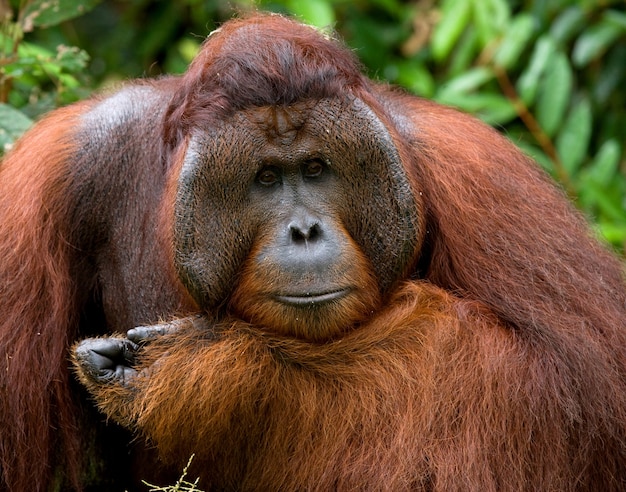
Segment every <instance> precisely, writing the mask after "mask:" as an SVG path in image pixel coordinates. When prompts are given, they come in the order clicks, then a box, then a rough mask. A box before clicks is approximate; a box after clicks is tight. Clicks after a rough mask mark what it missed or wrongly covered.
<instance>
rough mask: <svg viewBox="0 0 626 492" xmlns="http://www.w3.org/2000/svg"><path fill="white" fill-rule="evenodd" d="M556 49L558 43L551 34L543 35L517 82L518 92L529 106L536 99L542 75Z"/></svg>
mask: <svg viewBox="0 0 626 492" xmlns="http://www.w3.org/2000/svg"><path fill="white" fill-rule="evenodd" d="M555 49H556V45H555V44H554V41H553V40H552V38H550V37H549V36H542V37H541V38H539V39H538V40H537V42H536V43H535V48H534V50H533V53H532V55H531V56H530V61H529V63H528V66H527V68H526V70H525V71H524V73H523V74H522V75H521V76H520V78H519V80H518V82H517V93H518V94H519V96H520V98H521V99H522V101H524V103H525V104H526V105H527V106H530V105H531V104H532V103H533V102H534V101H535V97H536V96H537V90H538V89H539V84H540V81H541V77H542V75H543V74H544V71H545V69H546V67H547V66H548V62H549V61H550V59H551V57H552V54H553V53H554V51H555Z"/></svg>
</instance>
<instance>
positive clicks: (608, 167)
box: [581, 139, 622, 187]
mask: <svg viewBox="0 0 626 492" xmlns="http://www.w3.org/2000/svg"><path fill="white" fill-rule="evenodd" d="M621 155H622V148H621V146H620V144H619V143H618V142H617V140H615V139H611V140H607V141H606V142H604V143H603V144H602V146H601V147H600V150H598V153H597V154H596V156H595V158H594V159H593V163H592V165H591V166H590V167H589V169H587V172H586V173H585V176H584V179H585V181H586V180H592V181H593V182H594V183H598V184H599V185H600V186H604V187H606V186H609V185H610V184H611V182H612V181H613V179H614V178H615V176H616V175H617V173H618V171H619V161H620V157H621ZM581 179H582V177H581Z"/></svg>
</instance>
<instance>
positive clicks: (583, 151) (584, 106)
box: [556, 97, 592, 176]
mask: <svg viewBox="0 0 626 492" xmlns="http://www.w3.org/2000/svg"><path fill="white" fill-rule="evenodd" d="M591 127H592V114H591V104H590V103H589V99H588V98H586V97H583V98H582V99H581V100H580V101H579V102H578V103H577V104H576V105H575V106H574V107H573V108H572V109H571V111H570V112H569V114H568V116H567V119H566V120H565V124H564V125H563V128H562V129H561V131H560V132H559V135H558V137H557V139H556V150H557V152H558V154H559V156H560V158H561V162H562V163H563V167H564V168H565V170H566V171H567V173H568V175H570V176H572V175H573V174H574V173H575V172H576V171H577V170H578V168H579V167H580V165H581V164H582V162H583V161H584V160H585V157H586V156H587V150H588V148H589V140H590V138H591Z"/></svg>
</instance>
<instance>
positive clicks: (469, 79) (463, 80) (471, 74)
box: [440, 67, 495, 97]
mask: <svg viewBox="0 0 626 492" xmlns="http://www.w3.org/2000/svg"><path fill="white" fill-rule="evenodd" d="M494 77H495V75H494V73H493V70H491V69H490V68H488V67H476V68H471V69H470V70H468V71H467V72H464V73H463V74H461V75H459V76H458V77H455V78H453V79H451V80H449V81H448V82H447V83H446V84H445V85H444V86H443V87H442V88H441V91H440V95H441V96H442V97H445V94H463V93H467V92H471V91H474V90H476V89H478V88H480V87H481V86H483V85H484V84H486V83H487V82H489V81H491V80H493V79H494Z"/></svg>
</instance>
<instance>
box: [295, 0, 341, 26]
mask: <svg viewBox="0 0 626 492" xmlns="http://www.w3.org/2000/svg"><path fill="white" fill-rule="evenodd" d="M287 6H288V8H289V9H290V10H291V12H292V13H294V14H295V15H296V16H298V17H299V18H300V19H302V21H304V22H306V23H307V24H311V25H312V26H316V27H320V28H325V27H329V26H333V25H334V24H335V20H336V19H335V12H334V10H333V8H332V7H331V5H330V3H329V2H328V1H327V0H307V1H306V2H302V1H299V0H290V1H289V2H288V4H287Z"/></svg>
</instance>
